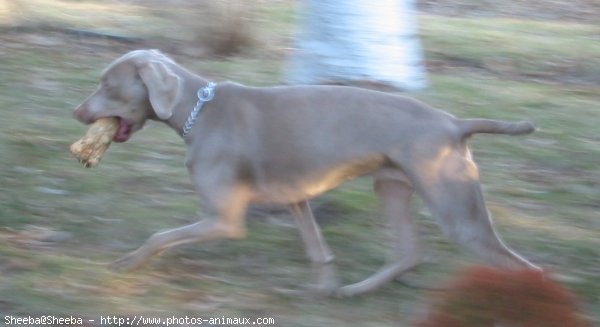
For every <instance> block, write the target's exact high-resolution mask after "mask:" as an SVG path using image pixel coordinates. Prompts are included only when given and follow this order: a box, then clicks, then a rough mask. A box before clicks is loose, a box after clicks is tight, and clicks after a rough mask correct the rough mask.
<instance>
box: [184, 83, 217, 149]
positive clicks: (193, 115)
mask: <svg viewBox="0 0 600 327" xmlns="http://www.w3.org/2000/svg"><path fill="white" fill-rule="evenodd" d="M215 86H217V84H216V83H213V82H209V83H208V85H206V86H205V87H203V88H200V89H198V93H197V96H198V102H196V106H194V109H193V110H192V112H190V115H189V116H188V119H187V120H186V121H185V125H183V129H182V131H181V136H183V137H186V136H187V135H188V134H189V133H190V131H191V130H192V127H194V123H196V120H197V119H198V114H199V113H200V110H202V106H203V105H204V103H205V102H208V101H210V100H212V99H213V97H214V96H215Z"/></svg>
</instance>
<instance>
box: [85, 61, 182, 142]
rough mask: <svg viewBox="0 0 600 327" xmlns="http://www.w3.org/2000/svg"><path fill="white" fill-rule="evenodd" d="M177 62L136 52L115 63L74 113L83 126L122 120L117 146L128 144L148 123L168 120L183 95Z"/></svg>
mask: <svg viewBox="0 0 600 327" xmlns="http://www.w3.org/2000/svg"><path fill="white" fill-rule="evenodd" d="M172 65H174V62H173V61H172V60H171V59H169V58H167V57H166V56H164V55H163V54H162V53H160V52H159V51H157V50H136V51H132V52H129V53H127V54H125V55H124V56H122V57H120V58H119V59H117V60H115V61H114V62H112V63H111V64H110V65H109V66H108V68H106V70H105V71H104V73H103V74H102V79H101V82H100V85H99V86H98V88H97V89H96V91H94V92H93V93H92V94H91V95H90V96H89V97H88V98H87V99H85V100H84V101H83V102H82V103H81V104H80V105H79V106H78V107H77V108H76V109H75V111H74V113H73V115H74V117H75V118H76V119H77V120H79V121H80V122H82V123H84V124H90V123H93V122H94V121H96V120H98V119H99V118H104V117H117V118H119V121H120V123H119V128H118V130H117V134H116V135H115V137H114V141H116V142H125V141H127V140H128V139H129V137H130V136H131V135H132V134H133V133H134V132H136V131H138V130H140V129H141V128H142V127H143V126H144V123H145V122H146V119H148V118H150V119H157V120H168V119H169V118H170V117H171V116H172V114H173V108H174V107H175V105H176V103H177V102H178V99H179V97H180V93H181V84H182V81H181V78H180V77H179V76H177V75H176V74H174V73H173V71H172V70H171V68H170V66H172Z"/></svg>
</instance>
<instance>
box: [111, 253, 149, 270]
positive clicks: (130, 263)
mask: <svg viewBox="0 0 600 327" xmlns="http://www.w3.org/2000/svg"><path fill="white" fill-rule="evenodd" d="M145 262H146V260H144V259H143V258H141V257H140V255H139V254H138V253H136V252H131V253H129V254H127V255H125V256H123V257H121V258H119V259H117V260H115V261H113V262H112V263H111V264H110V266H109V269H110V270H112V271H114V272H117V273H125V272H130V271H133V270H136V269H138V268H140V267H141V266H143V265H144V263H145Z"/></svg>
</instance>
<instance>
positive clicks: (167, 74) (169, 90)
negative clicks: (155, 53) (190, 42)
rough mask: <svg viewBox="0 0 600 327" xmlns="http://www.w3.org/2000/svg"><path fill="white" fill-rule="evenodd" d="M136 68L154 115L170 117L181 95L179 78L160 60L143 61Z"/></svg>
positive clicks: (160, 117) (161, 117) (163, 118)
mask: <svg viewBox="0 0 600 327" xmlns="http://www.w3.org/2000/svg"><path fill="white" fill-rule="evenodd" d="M138 69H139V70H138V71H139V74H140V77H141V78H142V81H143V82H144V84H145V85H146V88H147V89H148V97H149V100H150V104H151V105H152V108H153V109H154V112H155V113H156V116H157V117H158V118H159V119H162V120H166V119H169V118H171V116H172V115H173V109H174V107H175V105H176V104H177V102H178V100H179V98H180V96H181V90H182V84H183V83H182V81H181V78H180V77H179V76H177V75H176V74H175V73H173V71H171V69H169V67H167V66H166V65H165V64H164V63H162V62H160V61H154V60H153V61H147V62H144V63H142V64H140V65H139V66H138Z"/></svg>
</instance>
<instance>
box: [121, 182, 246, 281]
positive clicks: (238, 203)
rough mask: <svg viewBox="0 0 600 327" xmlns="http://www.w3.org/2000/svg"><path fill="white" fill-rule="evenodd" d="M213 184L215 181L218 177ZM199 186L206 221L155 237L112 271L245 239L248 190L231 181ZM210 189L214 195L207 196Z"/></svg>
mask: <svg viewBox="0 0 600 327" xmlns="http://www.w3.org/2000/svg"><path fill="white" fill-rule="evenodd" d="M211 180H215V179H214V176H213V178H211ZM196 185H197V186H199V187H198V191H199V192H200V194H201V195H202V198H203V204H204V205H203V209H204V211H205V212H206V213H207V214H208V218H207V219H206V220H202V221H200V222H197V223H194V224H191V225H187V226H183V227H179V228H175V229H171V230H167V231H164V232H159V233H156V234H154V235H152V236H151V237H150V238H148V240H147V241H146V242H145V243H144V244H143V245H142V246H141V247H140V248H138V249H137V250H135V251H133V252H131V253H129V254H127V255H126V256H124V257H122V258H120V259H118V260H116V261H115V262H113V263H112V265H111V268H112V269H113V270H115V271H131V270H134V269H136V268H139V267H141V266H143V265H144V264H145V263H146V262H147V261H148V260H149V259H150V258H151V257H152V256H153V255H156V254H158V253H160V252H162V251H164V250H166V249H168V248H170V247H173V246H176V245H180V244H185V243H194V242H206V241H211V240H216V239H223V238H234V239H235V238H243V237H245V236H246V224H245V219H244V214H245V210H246V206H247V203H248V192H246V188H244V187H243V186H240V185H237V184H235V183H227V180H223V182H222V183H221V184H220V185H214V186H213V187H209V186H206V187H205V186H203V185H206V184H200V185H199V184H198V183H197V184H196ZM207 189H210V190H211V192H204V190H207Z"/></svg>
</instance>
